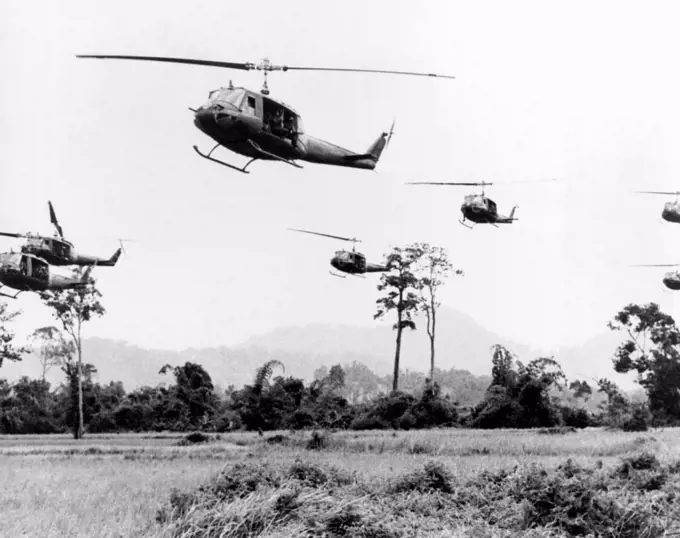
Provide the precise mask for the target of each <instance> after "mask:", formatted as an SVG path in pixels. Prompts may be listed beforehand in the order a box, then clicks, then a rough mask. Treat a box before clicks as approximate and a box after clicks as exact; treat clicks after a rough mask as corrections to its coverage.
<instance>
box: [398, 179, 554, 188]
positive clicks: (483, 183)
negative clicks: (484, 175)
mask: <svg viewBox="0 0 680 538" xmlns="http://www.w3.org/2000/svg"><path fill="white" fill-rule="evenodd" d="M547 181H560V179H559V178H548V179H519V180H516V181H501V182H499V183H494V182H493V181H488V182H487V181H470V182H450V181H446V182H432V181H417V182H410V183H406V185H462V186H465V187H475V186H481V187H488V186H489V185H510V184H513V183H545V182H547Z"/></svg>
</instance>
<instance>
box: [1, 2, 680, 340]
mask: <svg viewBox="0 0 680 538" xmlns="http://www.w3.org/2000/svg"><path fill="white" fill-rule="evenodd" d="M676 6H677V3H675V2H671V1H668V2H650V1H645V2H642V1H640V2H621V1H616V2H614V1H612V2H604V1H600V2H585V1H570V2H545V1H542V2H541V1H536V2H527V1H515V2H512V3H509V2H502V1H498V2H481V1H479V2H474V3H473V2H453V1H451V0H441V1H437V2H434V1H432V2H422V3H416V2H408V3H407V2H396V1H394V0H389V1H388V0H384V1H380V2H378V1H375V2H365V1H363V2H358V1H343V2H334V3H330V2H318V1H311V0H310V1H305V2H302V1H290V2H280V1H260V2H257V3H255V4H253V3H252V2H219V1H211V2H207V1H205V2H199V1H194V2H181V3H180V2H169V1H167V0H166V1H162V2H161V1H153V2H151V1H144V2H130V1H118V2H110V3H100V2H86V1H77V2H76V1H72V2H56V1H53V2H47V1H45V2H5V3H3V4H2V7H1V8H0V73H2V84H1V85H0V229H2V230H3V231H16V232H25V231H29V230H31V231H34V232H37V231H40V232H44V233H49V234H51V233H52V231H53V229H52V228H51V225H50V223H49V214H48V211H47V200H48V199H49V200H52V202H53V204H54V205H55V209H56V212H57V215H58V217H59V220H60V223H61V225H62V227H63V228H64V231H65V234H66V237H67V238H68V239H70V240H71V241H73V242H74V243H75V245H76V248H79V249H81V250H83V251H85V252H90V253H93V254H98V255H102V256H109V255H110V254H111V253H112V252H113V251H114V250H115V248H116V247H117V243H116V238H117V237H124V238H133V239H137V240H138V241H139V242H137V243H128V244H127V246H126V248H127V253H126V254H124V255H123V257H122V258H121V260H120V262H119V265H118V266H117V267H116V268H100V269H96V270H95V276H96V277H97V278H98V283H99V288H100V289H101V291H102V293H103V295H104V300H103V302H104V305H105V307H106V308H107V311H108V312H107V314H106V316H105V317H104V318H102V319H101V320H98V321H96V322H94V323H92V324H91V325H90V327H89V328H88V330H87V333H88V335H89V336H94V335H96V336H102V337H111V338H116V339H124V340H128V341H130V342H133V343H136V344H139V345H142V346H153V347H161V348H184V347H189V346H196V347H200V346H212V345H221V344H226V345H231V344H236V343H239V342H241V341H243V340H244V339H245V338H247V337H249V336H252V335H255V334H258V333H261V332H265V331H268V330H270V329H272V328H275V327H277V326H281V325H288V324H304V323H309V322H328V323H348V324H361V325H371V324H374V323H377V322H373V320H372V316H373V313H374V309H375V299H376V298H377V291H376V289H375V284H376V282H377V280H378V277H377V276H376V275H373V276H372V277H369V278H367V279H366V280H361V279H354V278H347V279H344V280H343V279H337V278H333V277H332V276H330V275H329V274H328V270H329V269H330V265H329V263H328V262H329V259H330V257H331V256H332V254H333V252H334V251H335V250H336V249H338V248H341V247H344V246H345V245H344V244H343V243H341V242H336V241H333V240H331V239H324V238H320V237H313V236H307V235H303V234H295V233H293V232H289V231H287V230H286V228H287V227H295V228H306V229H312V230H317V231H320V232H324V233H330V234H337V235H344V236H349V237H352V236H356V237H360V238H362V239H363V240H364V242H363V244H361V245H360V247H361V250H362V251H363V252H365V253H366V254H367V255H368V257H369V261H373V260H375V261H380V258H381V257H382V254H383V253H384V252H386V251H387V250H388V248H389V246H390V245H403V244H405V243H408V242H412V241H427V242H430V243H432V244H437V245H441V246H444V247H447V248H448V249H449V250H450V252H451V256H452V258H453V260H454V262H455V263H456V265H457V266H459V267H461V268H463V269H464V270H465V271H466V276H465V277H464V278H456V279H454V280H452V281H451V283H450V284H449V285H447V287H446V289H445V290H444V292H443V294H442V298H443V302H444V303H445V304H448V305H450V306H453V307H455V308H457V309H459V310H461V311H463V312H466V313H468V314H469V315H471V316H472V317H473V318H475V319H476V320H477V321H478V322H479V323H481V324H482V325H484V326H485V327H487V328H488V329H490V330H493V331H495V332H497V333H499V334H501V335H504V336H508V337H510V338H512V339H514V340H516V341H517V342H520V343H526V344H530V345H534V346H537V347H538V346H543V347H545V346H557V345H562V344H574V343H580V342H582V341H583V340H585V339H587V338H588V337H590V336H593V335H595V334H598V333H601V332H605V331H607V328H606V323H607V321H608V320H609V319H611V318H612V317H613V316H614V314H615V313H616V312H617V311H618V310H619V309H620V308H622V307H623V306H624V305H626V304H627V303H629V302H649V301H655V302H658V303H659V304H660V305H661V307H662V309H664V310H665V311H666V312H669V313H671V314H673V315H675V316H676V317H677V315H678V308H677V306H675V305H676V302H675V301H674V299H675V297H676V296H675V295H673V293H672V292H670V291H667V290H665V288H663V286H662V284H661V278H662V275H663V272H664V271H665V269H663V268H660V269H654V268H650V269H635V268H633V269H631V268H628V267H627V266H628V265H629V264H636V263H675V262H680V256H678V252H677V248H673V245H674V244H675V245H677V240H678V237H679V235H680V226H678V225H672V224H668V223H663V222H661V220H660V213H661V209H662V207H663V204H664V202H665V201H666V199H665V198H664V197H662V196H651V195H636V194H632V193H631V192H630V191H631V190H635V189H653V190H657V189H658V190H680V184H679V181H678V172H679V171H680V167H679V158H678V151H677V148H678V143H679V142H680V105H679V104H678V96H680V79H679V75H678V69H677V55H678V51H680V33H678V31H677V20H678V11H679V8H678V7H676ZM76 54H133V55H159V56H178V57H187V58H202V59H212V60H223V61H236V62H246V61H250V62H258V61H259V60H260V58H262V57H264V56H269V57H270V59H271V61H272V62H273V63H278V64H288V65H297V66H317V67H354V68H376V69H394V70H405V71H424V72H438V73H444V74H451V75H455V76H456V77H457V79H456V80H437V79H429V78H420V77H398V76H387V75H377V74H345V73H314V72H308V73H305V72H288V73H272V74H271V76H270V77H269V86H270V89H271V91H272V96H273V97H276V98H279V99H281V100H283V101H285V102H286V103H288V104H290V105H292V106H293V107H294V108H295V109H296V110H297V111H298V112H299V113H300V114H301V115H302V117H303V121H304V123H305V127H306V130H307V132H308V133H309V134H312V135H314V136H318V137H320V138H323V139H326V140H329V141H331V142H334V143H337V144H339V145H341V146H344V147H347V148H348V149H352V150H355V151H364V150H366V149H367V148H368V146H369V145H370V144H371V143H372V142H373V141H374V139H375V138H376V137H377V136H378V135H379V133H380V132H381V131H382V130H385V129H387V128H389V126H390V124H391V122H392V119H393V117H395V116H396V118H397V124H396V129H395V131H396V134H395V136H394V138H393V139H392V141H391V143H390V146H389V147H388V149H387V150H386V152H385V153H384V154H383V158H382V160H381V161H380V163H379V165H378V168H377V171H376V172H369V171H363V170H352V169H342V168H333V167H325V166H321V165H314V164H307V163H301V164H303V166H304V167H305V168H304V170H298V169H295V168H292V167H289V166H287V165H285V164H279V163H263V162H256V163H254V164H252V165H251V167H250V168H249V169H250V170H251V174H250V175H243V174H240V173H238V172H233V171H231V170H229V169H226V168H223V167H220V166H218V165H216V164H213V163H210V162H208V161H204V160H202V159H201V158H200V157H198V156H197V155H196V154H195V153H194V151H193V149H192V147H191V146H192V145H193V144H197V145H198V146H199V147H200V148H202V149H203V150H209V149H210V148H211V147H212V145H213V144H212V141H211V140H210V139H208V138H207V137H206V136H205V135H203V134H202V133H201V132H199V131H198V130H197V129H196V128H195V127H194V126H193V124H192V119H193V118H192V113H191V112H190V111H189V110H188V108H187V107H190V106H191V107H196V106H198V105H200V104H201V103H202V102H203V101H205V99H206V97H207V95H208V91H209V90H211V89H214V88H218V87H220V86H221V85H225V86H226V85H228V83H229V80H230V79H231V80H233V82H234V84H235V85H245V86H248V87H250V88H252V89H256V90H257V89H259V88H260V87H261V83H262V74H261V73H259V72H243V71H231V70H225V69H219V68H209V67H196V66H182V65H172V64H159V63H150V62H131V61H119V60H85V59H76V58H75V55H76ZM220 156H221V158H223V159H226V160H227V161H228V162H232V163H236V164H244V163H245V162H246V159H245V158H243V157H241V156H238V155H236V154H232V153H229V152H227V151H226V150H221V153H220ZM551 177H557V178H564V180H565V181H563V182H561V183H556V184H540V183H539V184H536V185H532V184H527V185H507V186H493V187H490V188H489V190H488V191H487V194H489V195H490V196H491V198H492V199H494V200H495V201H496V202H497V203H498V206H499V210H500V211H501V213H504V214H507V213H508V212H509V211H510V209H511V207H512V205H514V204H517V205H519V209H518V210H517V216H518V217H519V219H520V220H519V221H518V222H516V223H515V224H512V225H509V226H501V227H500V229H496V228H493V227H485V226H479V227H477V228H476V229H475V230H472V231H470V230H468V229H466V228H463V227H462V226H460V225H459V224H458V222H457V221H458V219H459V218H460V216H461V214H460V204H461V202H462V200H463V196H464V195H465V194H466V193H468V190H467V189H466V188H464V187H426V186H404V185H403V183H404V182H406V181H481V180H485V181H499V182H502V181H516V180H525V179H526V180H534V179H542V178H551ZM472 190H474V189H472ZM0 241H1V243H0V245H1V246H2V248H3V249H9V247H10V246H14V247H15V248H18V246H19V245H20V242H19V241H15V240H10V239H6V238H0ZM12 304H13V305H15V306H16V307H18V308H21V309H22V310H23V312H24V314H23V316H22V317H21V319H20V321H17V322H16V323H15V325H16V328H17V332H18V333H19V334H25V333H27V332H30V331H31V330H32V329H34V328H36V327H37V326H40V325H43V324H46V323H51V322H52V321H51V317H50V313H49V311H47V309H46V307H44V306H43V305H42V304H41V303H40V301H39V300H38V299H37V297H34V296H31V295H30V294H23V295H21V296H20V298H19V299H18V300H17V301H16V302H15V303H12ZM383 323H386V322H383ZM389 323H391V321H390V322H389Z"/></svg>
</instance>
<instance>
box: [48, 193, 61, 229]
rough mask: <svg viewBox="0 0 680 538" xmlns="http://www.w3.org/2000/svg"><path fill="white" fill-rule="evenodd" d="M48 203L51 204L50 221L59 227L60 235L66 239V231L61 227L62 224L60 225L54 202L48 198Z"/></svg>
mask: <svg viewBox="0 0 680 538" xmlns="http://www.w3.org/2000/svg"><path fill="white" fill-rule="evenodd" d="M47 204H48V205H49V206H50V221H51V222H52V224H54V227H55V228H56V229H57V233H59V237H61V238H62V239H64V231H63V230H62V229H61V226H59V221H58V220H57V214H56V213H55V212H54V207H52V202H50V201H49V200H48V201H47Z"/></svg>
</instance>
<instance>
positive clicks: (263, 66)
mask: <svg viewBox="0 0 680 538" xmlns="http://www.w3.org/2000/svg"><path fill="white" fill-rule="evenodd" d="M76 58H94V59H100V60H101V59H113V60H143V61H151V62H167V63H177V64H189V65H203V66H208V67H223V68H227V69H241V70H244V71H250V70H251V69H257V70H260V71H341V72H358V73H384V74H389V75H412V76H419V77H436V78H456V77H453V76H451V75H439V74H436V73H416V72H412V71H388V70H382V69H345V68H335V67H296V66H294V67H290V66H287V65H274V64H272V63H270V62H269V60H268V59H264V60H262V61H261V62H260V63H259V64H255V63H252V62H245V63H237V62H218V61H214V60H195V59H192V58H173V57H167V56H129V55H122V54H76Z"/></svg>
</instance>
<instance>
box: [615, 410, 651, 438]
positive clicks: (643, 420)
mask: <svg viewBox="0 0 680 538" xmlns="http://www.w3.org/2000/svg"><path fill="white" fill-rule="evenodd" d="M631 407H632V413H631V415H630V417H629V418H627V419H626V420H625V421H624V422H623V426H622V428H623V431H625V432H646V431H647V423H648V421H649V419H650V413H649V410H648V409H647V406H646V405H645V404H644V403H634V404H632V406H631Z"/></svg>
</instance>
